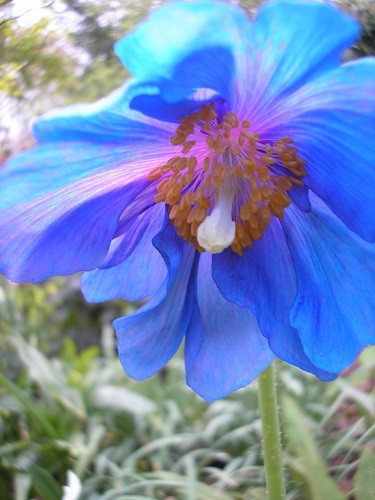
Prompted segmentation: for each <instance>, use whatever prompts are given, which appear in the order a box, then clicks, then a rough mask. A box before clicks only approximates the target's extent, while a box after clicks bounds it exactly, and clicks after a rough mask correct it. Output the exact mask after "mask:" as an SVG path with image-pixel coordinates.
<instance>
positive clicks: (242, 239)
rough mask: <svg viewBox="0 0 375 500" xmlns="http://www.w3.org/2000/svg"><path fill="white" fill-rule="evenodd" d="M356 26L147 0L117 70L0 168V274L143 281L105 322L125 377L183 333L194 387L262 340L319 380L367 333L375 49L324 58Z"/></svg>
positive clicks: (237, 370) (374, 230)
mask: <svg viewBox="0 0 375 500" xmlns="http://www.w3.org/2000/svg"><path fill="white" fill-rule="evenodd" d="M358 33H359V29H358V25H357V23H356V22H355V21H354V20H353V19H351V18H350V17H348V16H347V15H346V14H344V13H342V12H340V11H339V10H337V9H336V8H335V7H333V6H332V5H331V4H330V3H327V2H321V1H314V0H298V1H297V0H278V1H277V0H273V1H272V0H271V1H269V2H266V3H265V4H264V5H263V6H262V8H261V9H260V11H259V12H258V14H257V16H256V18H255V20H254V22H251V21H250V20H249V19H248V17H247V16H246V14H245V12H244V11H243V10H241V9H240V8H238V7H236V6H234V5H231V4H227V3H224V2H220V1H209V0H201V1H189V2H188V1H179V2H171V3H168V4H166V5H165V6H163V7H162V8H160V9H159V10H156V11H155V12H154V13H153V14H152V15H151V16H150V17H149V18H148V19H147V20H146V21H144V22H143V23H141V24H140V25H139V26H138V27H137V28H136V29H135V30H134V31H133V32H132V33H130V34H129V35H128V36H126V37H125V38H124V39H122V40H121V41H120V42H119V43H118V44H117V45H116V52H117V55H118V56H119V58H120V59H121V61H122V62H123V63H124V65H125V66H126V67H127V68H128V69H129V71H130V72H131V73H132V75H133V79H132V80H130V81H129V82H128V83H127V84H125V85H124V86H123V87H121V88H120V89H118V90H117V91H116V92H114V93H113V94H112V95H110V96H109V97H108V98H106V99H104V100H102V101H100V102H98V103H96V104H93V105H80V106H73V107H70V108H68V109H66V110H60V111H55V112H53V113H51V114H49V115H47V116H45V117H43V118H42V119H41V120H39V121H38V122H37V123H36V124H35V127H34V133H35V137H36V140H37V145H36V147H35V148H34V149H32V150H31V151H29V152H26V153H24V154H22V155H20V156H18V157H16V158H14V159H12V160H10V161H9V162H8V164H7V165H6V166H5V167H4V168H3V169H2V171H1V188H0V208H1V222H0V272H2V273H3V274H4V275H5V276H7V277H8V278H10V279H11V280H14V281H16V282H31V283H35V282H38V281H40V280H43V279H45V278H47V277H49V276H54V275H61V274H70V273H75V272H77V271H86V272H85V273H84V275H83V280H82V289H83V293H84V295H85V297H86V298H87V300H89V301H103V300H110V299H116V298H123V299H126V300H133V301H138V300H140V299H144V298H146V297H149V296H151V297H152V298H151V299H150V300H149V301H148V302H147V303H146V305H144V306H143V307H141V308H140V309H139V310H137V311H136V312H135V313H134V314H131V315H130V316H127V317H123V318H119V319H117V320H116V321H115V323H114V325H115V328H116V332H117V337H118V350H119V355H120V359H121V362H122V364H123V366H124V369H125V371H126V372H127V373H128V374H129V375H130V376H131V377H134V378H135V379H143V378H145V377H149V376H150V375H152V374H154V373H155V372H157V371H158V370H160V368H161V367H162V366H163V365H164V364H165V363H166V362H167V361H168V360H169V359H170V358H171V357H172V356H173V355H174V353H175V352H176V350H177V349H178V347H179V346H180V343H181V341H182V340H183V338H185V362H186V378H187V383H188V384H189V385H190V386H191V387H192V388H193V389H194V390H195V391H196V392H197V393H198V394H200V395H201V396H202V397H203V398H205V399H206V400H207V401H212V400H214V399H216V398H220V397H223V396H225V395H226V394H228V393H230V392H231V391H233V390H236V389H238V388H239V387H243V386H245V385H246V384H248V383H250V382H251V381H252V380H253V379H254V378H255V377H256V376H257V375H258V374H259V372H260V371H262V370H263V369H264V368H265V367H266V366H267V365H268V364H269V363H270V362H271V361H272V359H273V357H274V356H278V357H279V358H281V359H283V360H285V361H287V362H289V363H292V364H294V365H296V366H298V367H300V368H302V369H303V370H306V371H308V372H311V373H313V374H315V375H316V376H317V377H319V378H320V379H322V380H332V379H333V378H335V377H336V376H337V374H338V373H339V372H340V371H341V370H343V369H344V368H345V367H347V366H348V365H349V364H350V363H351V362H352V361H353V360H354V359H355V357H356V356H357V355H358V353H359V352H360V351H361V349H362V348H363V347H364V346H366V345H368V344H370V343H374V342H375V335H374V326H373V325H374V317H373V313H374V310H375V308H374V297H375V293H374V249H373V246H371V244H370V242H371V241H374V237H375V224H374V206H375V204H374V185H375V175H374V172H375V170H374V164H375V137H374V127H375V63H374V60H373V59H371V58H365V59H362V60H358V61H355V62H351V63H348V64H343V65H341V64H340V58H341V55H342V52H343V50H344V49H345V48H346V47H347V46H348V45H349V44H351V43H352V42H353V41H354V40H355V39H356V38H357V37H358Z"/></svg>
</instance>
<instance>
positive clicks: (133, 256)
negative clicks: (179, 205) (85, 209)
mask: <svg viewBox="0 0 375 500" xmlns="http://www.w3.org/2000/svg"><path fill="white" fill-rule="evenodd" d="M137 221H138V223H137V224H136V226H137V227H136V228H131V229H130V230H129V231H128V232H127V233H125V234H124V235H123V236H121V237H120V238H119V239H121V244H120V245H119V246H118V247H116V254H119V256H118V258H119V259H121V257H122V256H125V257H126V258H125V260H124V257H122V260H123V262H121V263H120V264H117V265H115V267H111V268H109V269H96V270H94V271H90V272H88V273H85V274H84V275H83V277H82V281H81V288H82V292H83V294H84V296H85V298H86V300H88V301H89V302H102V301H106V300H114V299H118V298H123V299H125V300H129V301H138V300H141V299H144V298H146V297H148V296H151V295H154V294H155V293H156V292H157V290H158V289H159V287H160V285H161V284H162V283H163V282H164V280H165V278H166V267H165V264H164V261H163V259H162V257H161V255H160V253H159V252H158V251H157V250H156V249H155V247H154V246H153V244H152V239H153V238H154V236H155V235H156V234H158V233H159V231H160V229H161V226H162V223H163V221H164V207H163V206H160V205H158V206H156V207H155V208H154V209H150V210H149V211H148V212H146V214H145V215H144V216H143V217H142V218H141V220H140V218H138V219H137ZM133 232H135V235H133V234H129V233H133ZM133 236H134V239H135V241H134V244H132V243H133V242H131V243H130V244H131V249H130V252H129V254H127V252H128V245H129V239H131V238H132V237H133ZM107 265H108V264H107Z"/></svg>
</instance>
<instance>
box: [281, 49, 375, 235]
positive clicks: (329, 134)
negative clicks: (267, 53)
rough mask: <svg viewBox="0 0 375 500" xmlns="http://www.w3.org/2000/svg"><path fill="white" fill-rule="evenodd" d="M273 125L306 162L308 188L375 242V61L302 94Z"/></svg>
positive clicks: (309, 87)
mask: <svg viewBox="0 0 375 500" xmlns="http://www.w3.org/2000/svg"><path fill="white" fill-rule="evenodd" d="M274 119H275V123H277V131H278V133H279V134H281V135H290V136H291V137H292V138H293V139H294V141H295V144H296V146H297V147H298V149H299V153H300V155H301V156H302V158H304V159H305V160H306V170H307V176H306V177H305V179H304V181H305V183H306V185H307V186H308V187H309V188H310V189H311V190H313V191H314V192H315V193H316V194H317V195H318V196H319V197H320V198H321V199H323V200H324V201H325V203H327V205H328V206H329V207H330V209H331V210H332V211H333V212H334V213H335V214H336V215H337V216H338V217H340V219H342V220H343V221H344V222H345V224H346V225H347V226H348V227H349V228H350V229H352V230H353V231H355V232H356V233H357V234H359V235H360V236H361V237H362V238H364V239H366V240H368V241H373V240H374V239H375V214H374V206H375V190H374V185H375V168H374V165H375V60H373V59H362V60H360V61H356V62H353V63H349V64H346V65H344V66H342V67H341V68H339V69H337V70H335V71H331V72H329V73H327V74H326V75H325V76H323V77H321V78H319V79H317V80H315V81H314V82H311V83H310V84H308V85H306V86H305V87H303V88H301V89H299V90H298V91H297V92H295V93H294V94H293V95H292V96H290V97H289V98H287V99H285V100H284V103H283V112H280V114H279V115H278V116H277V117H276V118H274Z"/></svg>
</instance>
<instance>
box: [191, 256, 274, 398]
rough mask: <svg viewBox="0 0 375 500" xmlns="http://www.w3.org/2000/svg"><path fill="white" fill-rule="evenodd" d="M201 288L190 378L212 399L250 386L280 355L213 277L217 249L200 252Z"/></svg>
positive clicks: (194, 320) (193, 320)
mask: <svg viewBox="0 0 375 500" xmlns="http://www.w3.org/2000/svg"><path fill="white" fill-rule="evenodd" d="M196 290H197V291H196V295H197V299H196V300H197V302H196V304H195V311H194V314H193V315H192V317H191V322H190V324H189V328H188V331H187V334H186V342H185V357H186V379H187V383H188V385H189V386H190V387H191V388H192V389H193V390H194V391H195V392H197V393H198V394H199V395H200V396H202V397H203V398H204V399H205V400H206V401H208V402H211V401H213V400H215V399H218V398H223V397H225V396H227V395H228V394H229V393H230V392H232V391H235V390H236V389H239V388H240V387H244V386H245V385H248V384H249V383H250V382H252V381H253V380H254V379H255V378H256V377H257V376H258V375H259V373H260V372H261V371H262V370H264V369H265V368H266V367H267V366H268V364H269V363H270V362H271V361H272V359H273V358H274V355H273V353H272V352H271V350H270V349H269V347H268V342H267V340H266V339H265V338H264V337H263V335H262V334H261V333H260V331H259V328H258V325H257V322H256V319H255V318H254V316H253V314H252V313H251V312H250V311H249V310H248V309H244V308H241V307H239V306H237V305H236V304H233V303H231V302H228V301H227V300H226V299H225V298H224V297H223V296H222V295H221V293H220V292H219V290H218V288H217V286H216V285H215V283H214V281H213V280H212V276H211V254H208V253H205V254H202V255H201V257H200V261H199V268H198V275H197V282H196Z"/></svg>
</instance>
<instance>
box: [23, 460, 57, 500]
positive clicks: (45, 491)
mask: <svg viewBox="0 0 375 500" xmlns="http://www.w3.org/2000/svg"><path fill="white" fill-rule="evenodd" d="M29 473H30V474H31V477H32V480H33V487H34V489H35V490H36V491H37V493H39V495H40V496H41V498H43V500H56V499H57V498H61V492H62V489H61V487H60V485H59V483H58V482H57V481H56V479H54V477H53V476H52V474H51V473H50V472H48V471H47V470H46V469H43V468H42V467H40V466H39V465H35V464H34V465H32V466H31V467H30V469H29Z"/></svg>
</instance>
